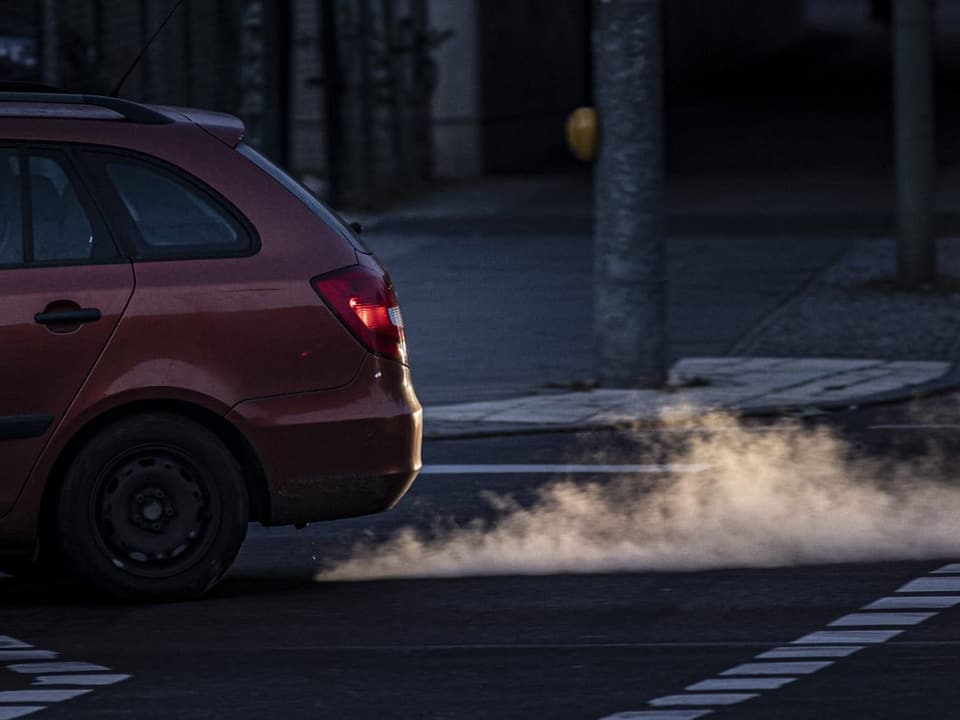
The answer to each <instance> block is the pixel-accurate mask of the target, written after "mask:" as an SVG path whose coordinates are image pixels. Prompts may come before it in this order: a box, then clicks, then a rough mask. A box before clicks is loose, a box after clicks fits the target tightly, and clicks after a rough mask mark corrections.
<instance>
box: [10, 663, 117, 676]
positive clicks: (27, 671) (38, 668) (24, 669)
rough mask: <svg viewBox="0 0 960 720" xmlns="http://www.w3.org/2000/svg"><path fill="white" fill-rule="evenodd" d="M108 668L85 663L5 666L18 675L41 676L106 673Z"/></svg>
mask: <svg viewBox="0 0 960 720" xmlns="http://www.w3.org/2000/svg"><path fill="white" fill-rule="evenodd" d="M109 669H110V668H108V667H104V666H103V665H94V664H93V663H85V662H59V663H23V664H21V665H7V670H9V671H10V672H15V673H19V674H20V675H41V674H46V673H81V672H106V671H108V670H109Z"/></svg>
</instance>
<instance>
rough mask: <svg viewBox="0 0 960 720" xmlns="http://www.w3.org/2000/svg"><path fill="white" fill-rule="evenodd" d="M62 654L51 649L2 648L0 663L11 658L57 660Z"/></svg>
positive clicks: (6, 661)
mask: <svg viewBox="0 0 960 720" xmlns="http://www.w3.org/2000/svg"><path fill="white" fill-rule="evenodd" d="M58 657H60V655H59V654H58V653H55V652H50V651H49V650H0V665H2V664H3V663H8V662H10V661H11V660H56V659H57V658H58Z"/></svg>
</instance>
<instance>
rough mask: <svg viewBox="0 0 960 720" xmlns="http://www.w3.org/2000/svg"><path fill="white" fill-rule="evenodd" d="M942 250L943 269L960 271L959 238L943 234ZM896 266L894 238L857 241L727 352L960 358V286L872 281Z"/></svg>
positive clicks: (888, 274)
mask: <svg viewBox="0 0 960 720" xmlns="http://www.w3.org/2000/svg"><path fill="white" fill-rule="evenodd" d="M939 251H940V252H939V255H940V265H939V268H940V272H941V274H942V275H949V276H953V277H960V238H949V239H942V240H941V241H940V244H939ZM895 272H896V243H895V241H894V240H893V239H888V238H885V239H875V240H862V241H858V242H857V243H856V244H855V245H854V246H853V247H852V248H851V250H850V251H849V252H847V253H846V254H845V255H844V256H843V258H841V260H840V261H838V262H837V263H836V264H835V265H833V266H831V267H829V268H828V269H827V270H825V271H824V272H823V273H822V274H821V275H820V276H819V277H818V278H816V279H815V280H814V281H813V282H812V283H810V284H809V285H808V286H807V287H806V288H805V289H804V290H803V291H802V292H800V293H798V294H797V295H795V296H794V297H792V298H791V299H790V300H788V301H787V302H786V303H784V304H783V305H781V306H780V307H779V308H778V309H777V310H775V311H774V312H773V313H771V314H770V315H768V316H767V317H766V318H765V319H764V321H763V322H761V323H760V324H759V325H758V326H757V327H756V328H754V330H753V331H751V332H750V333H749V334H748V335H747V336H746V337H744V338H743V339H742V340H741V341H739V342H738V343H736V344H735V345H734V347H733V348H731V350H730V352H729V354H730V355H738V356H743V355H752V356H774V357H779V356H817V357H875V358H883V359H886V360H939V361H946V362H952V361H955V360H957V359H960V353H958V351H960V290H958V291H956V292H947V291H942V292H936V293H933V292H930V293H920V292H904V291H898V290H893V289H890V288H889V287H886V288H884V289H877V288H876V287H870V286H869V284H870V283H871V282H877V281H882V280H884V279H889V278H891V277H893V276H894V274H895ZM957 287H958V288H960V285H958V286H957Z"/></svg>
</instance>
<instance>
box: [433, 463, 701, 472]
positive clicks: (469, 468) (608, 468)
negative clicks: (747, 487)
mask: <svg viewBox="0 0 960 720" xmlns="http://www.w3.org/2000/svg"><path fill="white" fill-rule="evenodd" d="M711 467H713V466H712V465H680V464H674V463H667V464H664V465H424V466H423V468H421V470H420V474H421V475H637V474H655V475H662V474H670V473H700V472H705V471H706V470H709V469H710V468H711Z"/></svg>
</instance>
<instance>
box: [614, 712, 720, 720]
mask: <svg viewBox="0 0 960 720" xmlns="http://www.w3.org/2000/svg"><path fill="white" fill-rule="evenodd" d="M712 712H713V710H629V711H627V712H619V713H617V714H616V715H607V716H606V717H604V718H601V720H697V718H702V717H703V716H705V715H709V714H710V713H712Z"/></svg>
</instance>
